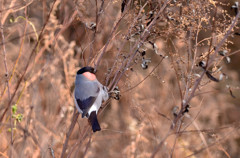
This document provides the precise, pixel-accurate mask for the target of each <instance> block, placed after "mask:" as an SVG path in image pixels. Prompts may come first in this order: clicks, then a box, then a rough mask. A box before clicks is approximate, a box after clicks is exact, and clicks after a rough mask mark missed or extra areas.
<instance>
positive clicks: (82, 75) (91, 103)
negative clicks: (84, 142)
mask: <svg viewBox="0 0 240 158" xmlns="http://www.w3.org/2000/svg"><path fill="white" fill-rule="evenodd" d="M108 98H109V95H108V90H107V87H105V86H103V85H102V84H101V83H100V82H99V81H98V80H97V78H96V75H95V71H94V68H92V67H83V68H81V69H80V70H78V72H77V75H76V80H75V90H74V101H75V105H76V107H77V109H78V111H79V112H80V113H81V114H82V118H83V117H87V118H88V121H89V123H90V124H91V126H92V130H93V132H96V131H100V130H101V127H100V125H99V123H98V119H97V112H98V110H99V108H100V107H101V105H102V102H103V101H106V100H107V99H108Z"/></svg>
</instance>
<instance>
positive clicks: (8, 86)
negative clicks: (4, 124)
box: [0, 22, 13, 157]
mask: <svg viewBox="0 0 240 158" xmlns="http://www.w3.org/2000/svg"><path fill="white" fill-rule="evenodd" d="M0 29H1V36H2V42H3V43H4V41H5V37H4V32H3V24H2V22H0ZM2 48H3V56H4V59H3V62H4V67H5V77H6V82H5V83H6V85H7V90H8V101H9V102H10V101H11V93H10V85H9V82H8V79H9V74H8V65H7V52H6V48H5V44H3V45H2ZM12 115H13V114H12V110H11V116H10V124H11V143H10V144H11V149H10V157H12V156H13V155H12V153H13V123H12Z"/></svg>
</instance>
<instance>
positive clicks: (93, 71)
mask: <svg viewBox="0 0 240 158" xmlns="http://www.w3.org/2000/svg"><path fill="white" fill-rule="evenodd" d="M84 72H90V73H93V74H95V70H94V68H93V67H90V66H86V67H83V68H81V69H80V70H78V72H77V74H78V75H80V74H83V73H84Z"/></svg>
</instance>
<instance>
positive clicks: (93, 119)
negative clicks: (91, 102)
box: [88, 111, 101, 132]
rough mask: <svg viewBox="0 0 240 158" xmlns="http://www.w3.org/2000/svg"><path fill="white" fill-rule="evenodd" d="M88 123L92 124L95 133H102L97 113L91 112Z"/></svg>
mask: <svg viewBox="0 0 240 158" xmlns="http://www.w3.org/2000/svg"><path fill="white" fill-rule="evenodd" d="M88 121H89V122H90V123H91V125H92V130H93V132H96V131H101V127H100V125H99V123H98V120H97V114H96V111H93V112H91V114H90V116H89V118H88Z"/></svg>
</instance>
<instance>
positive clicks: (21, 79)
mask: <svg viewBox="0 0 240 158" xmlns="http://www.w3.org/2000/svg"><path fill="white" fill-rule="evenodd" d="M55 3H56V0H54V2H53V4H52V7H51V10H50V12H49V14H48V18H47V21H46V22H45V23H44V25H43V27H42V30H41V32H40V34H39V40H38V41H37V43H36V44H35V46H34V48H33V50H32V52H31V54H30V56H29V58H28V60H27V64H26V66H25V68H24V71H23V72H22V76H21V77H20V79H19V81H18V83H17V85H16V88H15V91H14V92H13V95H12V97H11V100H10V101H9V102H8V105H7V107H6V109H5V111H4V112H3V114H2V116H1V118H0V122H2V120H3V118H4V116H5V114H6V112H7V111H8V109H9V107H10V105H11V104H12V101H13V99H14V96H15V95H16V92H17V90H18V88H19V86H20V84H21V82H22V81H23V78H24V76H25V75H26V72H27V70H28V67H29V65H30V62H31V59H32V57H33V55H34V54H35V52H36V50H37V47H38V45H39V43H40V41H41V40H40V39H41V38H42V36H43V33H44V30H45V28H46V26H47V23H48V20H49V18H50V15H51V13H52V11H53V8H54V5H55Z"/></svg>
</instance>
